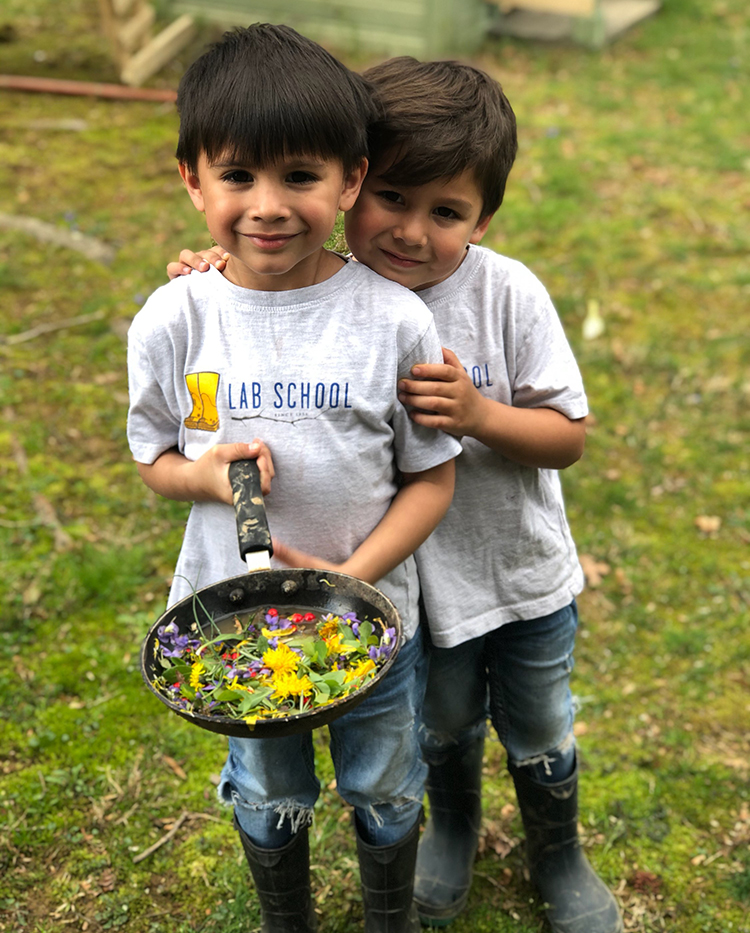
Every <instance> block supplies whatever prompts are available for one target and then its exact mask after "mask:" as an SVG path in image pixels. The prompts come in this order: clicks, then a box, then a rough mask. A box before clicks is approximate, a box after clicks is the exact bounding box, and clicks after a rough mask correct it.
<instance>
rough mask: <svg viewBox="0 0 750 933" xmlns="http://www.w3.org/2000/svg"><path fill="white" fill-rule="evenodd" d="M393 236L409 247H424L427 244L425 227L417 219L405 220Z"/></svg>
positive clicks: (406, 218) (394, 231)
mask: <svg viewBox="0 0 750 933" xmlns="http://www.w3.org/2000/svg"><path fill="white" fill-rule="evenodd" d="M393 235H394V236H395V238H396V239H397V240H401V241H402V242H403V243H405V244H406V245H407V246H424V245H425V243H426V242H427V237H426V234H425V230H424V227H423V225H422V224H421V223H420V222H419V221H418V220H417V219H416V218H410V217H405V218H403V219H402V220H401V223H399V224H398V225H397V226H396V227H395V228H394V230H393Z"/></svg>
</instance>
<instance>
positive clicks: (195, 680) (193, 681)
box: [190, 661, 206, 690]
mask: <svg viewBox="0 0 750 933" xmlns="http://www.w3.org/2000/svg"><path fill="white" fill-rule="evenodd" d="M205 670H206V668H205V666H204V665H203V664H202V663H201V662H200V661H196V662H195V664H193V666H192V667H191V668H190V686H191V687H192V688H193V689H194V690H196V689H197V688H198V687H200V685H201V674H202V673H203V672H204V671H205Z"/></svg>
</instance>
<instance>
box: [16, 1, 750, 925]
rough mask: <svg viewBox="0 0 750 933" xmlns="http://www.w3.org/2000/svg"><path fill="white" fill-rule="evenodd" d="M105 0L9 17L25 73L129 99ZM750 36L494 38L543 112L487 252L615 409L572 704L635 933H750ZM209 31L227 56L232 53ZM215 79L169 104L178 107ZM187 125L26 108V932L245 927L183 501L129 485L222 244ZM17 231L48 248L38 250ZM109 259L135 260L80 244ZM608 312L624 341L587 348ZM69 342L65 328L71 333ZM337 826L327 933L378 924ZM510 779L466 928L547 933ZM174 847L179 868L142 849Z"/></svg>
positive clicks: (509, 74) (748, 30) (593, 472)
mask: <svg viewBox="0 0 750 933" xmlns="http://www.w3.org/2000/svg"><path fill="white" fill-rule="evenodd" d="M97 30H98V7H97V4H96V2H95V0H68V2H66V3H65V4H58V3H53V2H51V0H23V2H21V0H5V3H4V5H3V8H2V10H0V39H1V41H0V72H5V73H17V74H32V75H49V76H53V77H65V78H78V79H83V80H90V81H114V80H116V75H115V72H114V69H113V66H112V64H111V62H110V61H109V59H108V56H107V50H106V46H105V45H104V43H103V42H102V40H101V39H100V37H99V35H98V32H97ZM749 37H750V21H749V17H748V12H747V8H746V3H745V0H664V5H663V8H662V10H661V11H660V12H659V13H658V14H657V15H656V16H655V17H653V18H652V19H649V20H647V21H645V22H643V23H642V24H640V25H639V26H638V27H637V28H635V29H634V30H632V31H631V32H629V33H628V34H627V35H625V36H624V37H622V38H620V40H619V41H618V42H617V43H615V44H614V45H612V46H611V47H609V48H607V49H606V50H604V51H602V52H598V53H592V52H590V51H587V50H585V49H582V48H580V47H576V46H573V45H565V46H563V45H554V46H543V45H538V44H533V43H525V42H516V41H510V40H499V39H498V40H492V41H491V42H488V44H487V45H486V46H485V48H484V49H483V50H482V51H481V53H480V54H478V55H477V56H476V60H477V63H478V64H480V65H481V66H482V67H484V68H486V69H487V70H489V71H491V72H492V73H493V74H495V75H496V76H498V77H499V78H500V80H501V81H502V83H503V85H504V87H505V89H506V91H507V93H508V96H509V98H510V100H511V102H512V103H513V105H514V107H515V109H516V113H517V116H518V120H519V132H520V151H519V157H518V161H517V164H516V167H515V168H514V170H513V173H512V175H511V178H510V183H509V187H508V194H507V197H506V202H505V204H504V206H503V207H502V209H501V210H500V212H499V213H498V215H497V216H496V218H495V219H494V221H493V223H492V226H491V228H490V232H489V234H488V236H487V238H486V240H485V243H486V244H487V245H490V246H492V247H494V248H496V249H497V250H499V251H501V252H504V253H507V254H509V255H511V256H514V257H516V258H518V259H521V260H522V261H524V262H525V263H526V264H527V265H529V266H530V267H531V268H532V269H533V270H534V271H535V272H536V273H537V274H538V275H539V276H540V277H541V278H542V280H543V281H544V282H545V284H546V285H547V287H548V288H549V290H550V292H551V294H552V295H553V298H554V300H555V303H556V305H557V307H558V309H559V311H560V314H561V316H562V319H563V322H564V324H565V327H566V330H567V333H568V335H569V337H570V339H571V342H572V344H573V346H574V349H575V351H576V353H577V356H578V359H579V362H580V365H581V368H582V370H583V374H584V379H585V382H586V386H587V390H588V393H589V401H590V405H591V410H592V417H591V420H590V432H589V437H588V444H587V450H586V454H585V457H584V459H583V460H582V461H581V462H580V463H579V464H577V465H576V466H575V467H573V468H571V469H570V470H568V471H567V472H566V473H565V474H564V476H563V482H564V486H565V490H566V497H567V504H568V510H569V515H570V519H571V524H572V527H573V531H574V535H575V537H576V540H577V543H578V546H579V551H580V554H581V558H582V562H583V563H584V566H585V569H586V571H587V576H588V579H589V584H590V585H589V587H588V589H587V590H586V592H585V593H584V594H583V595H582V597H581V599H580V610H581V619H582V623H581V630H580V637H579V641H578V648H577V656H576V669H575V673H574V690H575V692H576V694H577V696H578V698H579V702H580V712H579V715H578V722H577V726H576V731H577V734H578V738H579V743H580V756H581V763H582V786H581V814H580V820H581V828H582V832H583V835H584V838H585V843H586V846H587V850H588V853H589V857H590V859H591V861H592V862H593V863H594V865H595V866H596V868H597V870H598V871H599V872H600V874H601V875H602V877H603V878H604V879H605V880H606V882H607V883H608V884H609V885H611V887H612V888H613V889H614V890H615V891H616V893H617V896H618V897H619V899H620V902H621V903H622V905H623V911H624V916H625V926H626V929H627V930H629V931H639V933H651V931H662V930H665V931H666V930H669V931H678V933H704V931H706V933H727V931H732V933H748V931H750V919H748V916H749V915H750V850H749V848H748V845H749V843H750V786H749V785H748V774H749V773H750V738H749V736H750V689H749V687H750V636H749V635H748V627H749V625H748V624H749V623H750V611H749V609H748V602H749V599H750V586H749V582H748V581H749V578H750V573H749V572H748V571H749V568H750V553H749V549H748V545H749V544H750V521H749V518H750V511H749V510H750V481H749V480H748V476H749V475H750V470H749V463H748V427H750V375H749V373H750V344H749V342H748V323H749V321H748V305H749V304H750V267H749V266H748V252H749V249H748V248H749V246H750V234H749V230H750V223H749V221H750V124H749V123H748V117H747V115H748V113H750V94H748V87H750V82H749V81H748V78H749V77H750V76H749V75H748V60H749V55H748V53H749V51H750V50H749V49H748V44H749ZM203 38H205V33H204V34H202V39H203ZM194 51H195V50H191V51H190V52H187V53H186V55H185V56H184V57H183V58H184V59H185V60H183V61H181V62H177V63H174V64H173V65H172V66H170V67H169V68H167V69H166V70H165V71H164V72H163V73H162V74H161V75H159V76H158V77H157V78H156V79H154V80H153V81H152V82H151V84H152V85H154V86H165V87H167V86H171V87H175V86H176V83H177V81H178V79H179V74H180V72H181V69H182V68H184V65H185V61H186V60H187V57H189V55H190V54H193V53H194ZM176 130H177V119H176V116H175V113H174V108H173V107H172V105H169V104H159V103H139V102H118V101H111V100H100V99H95V98H87V97H62V96H54V95H46V94H31V93H21V92H10V91H3V92H2V95H1V96H0V288H1V289H2V305H1V307H2V314H1V316H0V402H1V404H0V413H1V414H2V418H1V420H0V489H1V490H2V493H1V498H0V568H1V569H2V573H1V574H0V605H2V607H3V613H2V620H1V621H0V659H1V663H0V696H2V698H3V700H2V712H1V713H0V769H1V771H2V773H1V774H0V866H1V868H2V870H1V871H0V931H8V933H16V931H29V933H58V931H64V930H72V931H78V930H80V931H91V933H98V931H100V930H114V929H118V928H120V927H122V928H124V929H125V930H126V931H128V933H161V931H165V930H169V931H170V933H199V931H200V933H214V931H216V933H218V931H221V933H245V931H251V930H256V929H257V928H258V926H259V915H258V911H257V908H256V906H255V903H254V898H253V892H252V888H251V886H250V883H249V880H248V873H247V870H246V867H245V865H244V863H243V859H242V857H241V853H240V846H239V844H238V840H237V838H236V835H235V833H234V831H233V830H232V827H231V822H230V816H229V814H228V812H227V811H226V810H223V809H222V808H220V807H219V805H218V803H217V801H216V796H215V792H214V784H215V782H216V776H217V774H218V772H219V770H220V768H221V765H222V763H223V760H224V754H225V748H224V740H223V739H222V738H220V737H217V736H214V735H211V734H209V733H204V732H202V731H201V730H199V729H196V728H194V727H191V726H190V725H188V724H187V723H185V722H183V721H182V720H179V719H178V718H177V717H175V716H172V715H171V714H169V713H168V712H167V711H166V710H164V709H163V707H161V706H160V705H159V704H158V703H157V702H156V701H155V700H154V699H153V697H152V696H151V695H150V694H149V693H148V692H147V691H146V689H145V688H144V686H143V684H142V682H141V676H140V671H139V664H138V652H139V647H140V642H141V640H142V638H143V635H144V634H145V632H146V630H147V628H148V626H149V625H150V623H151V622H152V621H153V620H154V619H155V618H156V617H157V616H158V615H159V614H160V613H161V610H162V607H163V605H164V601H165V598H166V593H167V588H168V582H169V580H170V577H171V572H172V568H173V565H174V561H175V558H176V554H177V551H178V549H179V545H180V539H181V533H182V526H183V523H184V520H185V518H186V515H187V507H186V506H185V505H182V504H179V503H171V502H167V501H165V500H161V499H158V498H157V497H156V496H155V495H153V494H152V493H150V492H149V490H148V489H146V487H145V486H143V484H142V483H141V482H140V480H139V479H138V477H137V475H136V472H135V469H134V468H133V466H132V463H131V462H130V455H129V452H128V449H127V444H126V439H125V432H124V424H125V415H126V411H127V382H126V374H125V341H124V335H125V332H126V330H127V325H128V322H129V320H130V319H131V318H132V316H133V314H134V313H135V312H136V311H137V309H138V307H139V306H140V305H141V304H142V303H143V301H144V300H145V297H146V296H147V295H148V294H149V293H150V291H151V290H153V289H154V288H155V287H156V286H158V285H159V284H161V283H162V281H163V280H164V279H165V272H164V267H165V264H166V262H167V261H168V260H169V259H172V258H176V256H177V253H178V252H179V249H180V248H181V247H183V246H194V247H195V246H201V245H203V244H205V243H206V242H207V238H206V234H205V231H204V227H203V221H202V218H201V217H200V215H198V214H197V213H196V212H195V211H194V210H193V208H192V206H191V204H190V203H189V200H188V198H187V197H186V195H185V194H184V192H183V190H182V188H181V184H180V180H179V176H178V174H177V170H176V165H175V161H174V156H173V153H174V147H175V141H176ZM6 215H12V216H14V217H24V218H36V219H38V220H40V221H44V222H45V223H47V224H51V225H52V226H53V227H54V228H55V230H56V234H55V237H56V239H57V240H58V243H52V244H49V243H41V242H40V241H39V240H38V239H37V238H36V237H35V236H33V235H31V234H30V233H24V232H22V231H19V230H17V229H12V228H9V227H8V226H7V223H6V224H4V223H3V221H2V218H3V217H5V216H6ZM74 232H79V233H82V234H84V235H86V236H88V237H92V238H95V239H96V240H97V241H99V242H102V243H104V244H106V245H107V246H109V247H110V248H112V249H113V250H114V259H113V260H112V261H111V262H110V263H109V264H105V263H103V262H101V261H98V260H97V259H96V258H95V257H94V255H93V253H92V252H91V250H88V251H86V250H84V252H79V251H76V250H75V249H72V248H70V245H61V244H65V243H67V244H70V243H71V242H72V241H71V234H72V233H74ZM596 307H598V309H599V313H600V316H601V318H602V321H603V325H604V329H603V332H602V333H601V334H600V335H599V336H597V337H595V338H593V339H586V338H585V337H584V322H585V321H586V319H587V317H588V318H589V319H590V317H591V313H592V309H594V308H596ZM52 325H54V326H55V328H56V329H50V327H51V326H52ZM317 748H318V751H319V753H320V754H319V770H320V774H321V776H322V779H323V785H324V789H323V792H322V795H321V799H320V802H319V804H318V807H317V811H316V822H315V825H314V827H313V833H312V846H313V869H314V882H315V890H316V904H317V908H318V910H319V913H320V916H321V931H322V933H351V931H355V930H357V929H361V926H362V920H361V907H360V903H359V894H358V876H357V868H356V857H355V852H354V844H353V838H352V833H351V831H350V826H349V815H348V813H347V812H346V810H345V808H344V807H343V806H342V804H341V802H340V800H339V798H338V797H337V796H336V793H335V790H334V788H333V783H332V781H333V772H332V768H331V766H330V762H329V760H328V757H327V754H326V743H325V734H323V733H321V734H320V735H319V736H318V746H317ZM504 758H505V756H504V753H503V750H502V747H501V746H500V745H499V743H498V742H497V741H493V742H491V743H490V746H489V751H488V755H487V761H486V782H485V805H484V814H485V826H484V834H483V842H482V849H481V853H480V858H479V860H478V862H477V866H476V880H475V885H474V889H473V893H472V897H471V900H470V903H469V908H468V910H467V911H466V914H465V916H463V917H462V918H461V919H459V920H458V921H456V923H455V924H454V925H453V926H452V927H451V929H452V930H453V931H455V933H490V931H492V933H537V931H539V933H541V931H543V930H544V929H545V924H544V920H543V916H542V913H541V910H540V905H539V904H538V902H537V901H536V900H535V898H534V895H533V891H532V889H531V887H530V885H529V883H528V881H527V879H526V877H525V875H524V868H523V860H522V846H521V837H522V834H521V822H520V817H519V814H518V811H517V808H516V807H515V805H514V804H515V800H514V796H513V793H512V786H511V783H510V779H509V777H508V775H507V773H506V772H505V768H504ZM178 820H181V822H180V825H179V826H178V827H177V830H176V832H175V833H174V835H173V836H172V837H170V839H169V840H168V841H167V842H166V843H165V844H164V845H162V846H161V847H159V848H158V849H156V850H155V851H154V852H153V853H152V854H150V855H147V856H146V857H144V858H142V859H139V858H138V856H139V855H141V854H142V853H144V852H145V851H146V850H148V849H149V848H150V847H151V846H153V845H154V844H155V843H156V842H158V841H159V840H161V839H163V837H165V836H166V835H167V834H168V833H169V831H170V829H171V828H173V827H174V826H175V823H176V822H177V821H178Z"/></svg>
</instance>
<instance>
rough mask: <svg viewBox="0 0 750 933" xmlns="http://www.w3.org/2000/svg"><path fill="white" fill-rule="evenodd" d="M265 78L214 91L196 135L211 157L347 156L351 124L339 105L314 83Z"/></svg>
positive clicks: (257, 162)
mask: <svg viewBox="0 0 750 933" xmlns="http://www.w3.org/2000/svg"><path fill="white" fill-rule="evenodd" d="M262 83H263V82H261V83H259V82H257V81H254V82H252V84H251V85H250V86H249V87H239V88H237V87H235V88H231V89H228V90H229V91H230V93H222V94H220V95H217V96H216V99H215V101H214V104H215V106H213V107H212V108H211V111H210V114H209V115H208V116H207V119H206V120H205V121H204V123H203V125H202V126H201V130H200V139H198V140H197V141H196V142H197V151H203V152H204V153H205V156H206V159H207V161H208V162H209V163H212V162H215V161H217V160H218V159H219V158H221V157H222V156H225V155H226V156H228V157H229V158H230V159H231V160H232V161H233V162H236V163H238V164H242V165H251V166H257V167H265V166H267V165H269V164H271V163H273V162H276V161H277V160H279V159H283V158H287V157H289V156H297V155H308V156H317V157H318V158H321V159H334V158H335V159H338V160H340V161H341V160H342V157H345V155H346V153H347V152H348V150H349V149H350V147H351V145H352V128H351V123H350V122H347V123H346V124H344V123H343V121H342V120H341V119H340V115H339V113H338V112H337V110H336V108H333V107H330V106H329V103H328V101H327V100H321V98H320V95H316V94H315V92H314V91H311V89H310V88H305V87H300V86H297V85H296V86H294V87H291V88H284V87H279V85H278V83H276V82H268V84H269V87H264V86H262ZM271 84H273V87H270V85H271ZM347 168H349V166H347Z"/></svg>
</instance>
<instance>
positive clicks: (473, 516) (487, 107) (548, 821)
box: [346, 58, 622, 933]
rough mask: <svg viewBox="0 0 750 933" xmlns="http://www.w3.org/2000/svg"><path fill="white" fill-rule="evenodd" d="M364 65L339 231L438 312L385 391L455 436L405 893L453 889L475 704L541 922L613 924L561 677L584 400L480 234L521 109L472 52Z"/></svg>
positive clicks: (474, 740)
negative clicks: (365, 156) (356, 179)
mask: <svg viewBox="0 0 750 933" xmlns="http://www.w3.org/2000/svg"><path fill="white" fill-rule="evenodd" d="M366 77H367V78H368V80H369V81H370V82H371V83H372V84H373V85H374V87H375V89H376V93H377V95H378V96H379V98H380V103H381V106H382V109H383V116H382V118H381V120H379V121H378V122H376V123H375V125H374V127H373V129H372V140H373V141H372V145H371V167H370V170H369V172H368V175H367V177H366V179H365V181H364V183H363V187H362V190H361V192H360V195H359V197H358V199H357V202H356V204H355V207H354V208H353V209H352V211H350V212H349V214H348V215H347V222H346V235H347V241H348V243H349V245H350V247H351V249H352V252H353V253H354V255H355V256H357V258H358V259H360V260H361V261H362V262H366V263H367V264H368V265H369V266H370V267H371V268H373V269H375V271H377V272H380V274H381V275H383V276H385V277H386V278H389V279H391V280H393V281H396V282H399V283H401V284H402V285H406V286H407V287H409V288H411V289H413V290H414V291H416V292H417V293H418V294H419V296H420V298H422V300H423V301H424V302H425V303H426V304H427V306H428V307H429V308H430V310H431V311H432V312H433V314H434V316H435V322H436V324H437V327H438V333H439V334H440V337H441V340H442V342H443V344H444V346H446V347H450V350H445V351H444V362H443V363H442V364H437V365H435V364H431V365H419V366H417V367H414V369H413V370H412V375H413V377H414V378H408V379H405V380H402V382H401V384H400V390H401V394H400V396H399V397H400V398H401V400H402V401H403V402H404V403H405V404H406V405H409V406H412V412H411V417H412V419H413V420H414V421H415V422H416V423H418V424H420V425H424V426H429V427H434V428H438V429H440V430H442V431H445V432H448V433H450V434H453V435H455V436H456V437H459V438H460V439H461V442H462V447H463V452H462V455H461V457H460V458H459V459H458V460H457V464H456V465H457V469H456V489H455V494H454V499H453V503H452V505H451V508H450V509H449V511H448V514H447V515H446V517H445V519H444V520H443V522H442V523H441V524H440V525H439V526H438V528H437V529H436V530H435V532H433V534H432V535H431V536H430V538H429V539H428V540H427V541H426V542H425V543H424V544H423V545H422V547H421V548H420V549H419V551H418V552H417V562H418V567H419V575H420V583H421V586H422V594H423V600H424V607H425V614H426V617H427V621H428V623H429V631H430V636H431V645H430V649H429V653H430V673H429V678H428V686H427V693H426V696H425V703H424V708H423V718H422V729H421V740H420V741H421V747H422V752H423V755H424V757H425V760H426V761H427V763H428V765H429V773H428V778H427V788H428V797H429V800H430V819H429V821H428V824H427V828H426V830H425V833H424V835H423V838H422V840H421V842H420V849H419V857H418V863H417V878H416V882H415V900H416V903H417V907H418V910H419V913H420V917H421V918H422V920H423V922H425V923H429V924H431V925H436V926H440V925H445V924H447V923H449V922H450V921H451V920H452V919H453V918H454V917H455V916H457V914H458V913H459V912H460V911H461V910H462V909H463V906H464V904H465V902H466V898H467V895H468V890H469V885H470V882H471V866H472V863H473V860H474V856H475V853H476V847H477V835H478V830H479V825H480V820H481V801H480V794H481V767H482V752H483V746H484V734H485V721H486V717H487V714H488V713H489V716H490V718H491V721H492V723H493V726H494V727H495V729H496V731H497V734H498V736H499V738H500V740H501V742H502V743H503V745H504V746H505V748H506V751H507V753H508V759H509V762H508V766H509V770H510V772H511V775H512V777H513V780H514V783H515V787H516V793H517V797H518V802H519V806H520V810H521V816H522V818H523V823H524V828H525V831H526V853H527V860H528V864H529V869H530V873H531V878H532V882H533V883H534V884H535V886H536V887H537V889H538V891H539V893H540V895H541V898H542V900H543V901H544V902H545V903H546V905H547V918H548V920H549V922H550V924H551V926H552V929H553V930H554V931H555V933H618V931H621V930H622V921H621V918H620V914H619V910H618V907H617V904H616V902H615V900H614V897H613V896H612V894H611V893H610V891H609V890H608V889H607V888H606V887H605V885H604V884H603V883H602V881H601V880H600V879H599V878H598V877H597V875H596V874H595V872H594V871H593V869H592V868H591V866H590V865H589V863H588V861H587V859H586V857H585V855H584V854H583V851H582V849H581V847H580V844H579V841H578V834H577V817H578V810H577V778H578V771H577V765H576V755H575V740H574V736H573V716H574V710H573V703H572V698H571V693H570V687H569V675H570V672H571V670H572V666H573V648H574V638H575V631H576V627H577V612H576V604H575V596H576V595H577V594H578V593H579V592H580V591H581V589H582V588H583V582H584V581H583V575H582V571H581V568H580V564H579V562H578V559H577V556H576V550H575V545H574V542H573V540H572V537H571V534H570V530H569V527H568V523H567V520H566V517H565V509H564V503H563V498H562V493H561V488H560V481H559V476H558V472H557V471H558V470H560V469H564V468H565V467H567V466H569V465H570V464H572V463H574V462H575V461H576V460H578V459H579V457H580V456H581V454H582V452H583V447H584V441H585V426H584V419H585V416H586V414H587V404H586V397H585V394H584V390H583V384H582V381H581V377H580V373H579V370H578V366H577V364H576V362H575V359H574V356H573V354H572V352H571V349H570V347H569V345H568V342H567V340H566V338H565V335H564V333H563V329H562V326H561V324H560V321H559V318H558V316H557V314H556V312H555V309H554V307H553V305H552V302H551V300H550V298H549V295H548V294H547V292H546V290H545V289H544V287H543V286H542V285H541V283H540V282H539V281H538V280H537V279H536V277H535V276H534V275H533V274H532V273H531V272H530V271H529V270H528V269H526V268H525V267H524V266H523V265H521V264H520V263H518V262H516V261H514V260H511V259H508V258H506V257H504V256H500V255H497V254H496V253H494V252H492V251H490V250H488V249H484V248H483V247H480V246H478V245H477V244H478V243H479V241H480V240H481V238H482V236H483V235H484V233H485V232H486V230H487V226H488V224H489V221H490V219H491V217H492V215H493V213H494V212H495V211H496V210H497V208H498V207H499V206H500V204H501V202H502V198H503V193H504V189H505V183H506V179H507V177H508V173H509V172H510V169H511V166H512V164H513V161H514V158H515V154H516V127H515V117H514V114H513V111H512V109H511V107H510V104H509V103H508V101H507V99H506V98H505V95H504V94H503V92H502V90H501V88H500V86H499V85H498V84H497V82H495V81H493V80H492V79H491V78H489V76H488V75H486V74H484V73H483V72H481V71H479V70H477V69H474V68H472V67H470V66H467V65H462V64H459V63H455V62H425V63H420V62H416V61H414V60H413V59H408V58H402V59H394V60H391V61H389V62H385V63H383V64H382V65H379V66H376V67H375V68H372V69H370V70H369V71H368V72H366ZM457 104H458V105H457Z"/></svg>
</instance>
